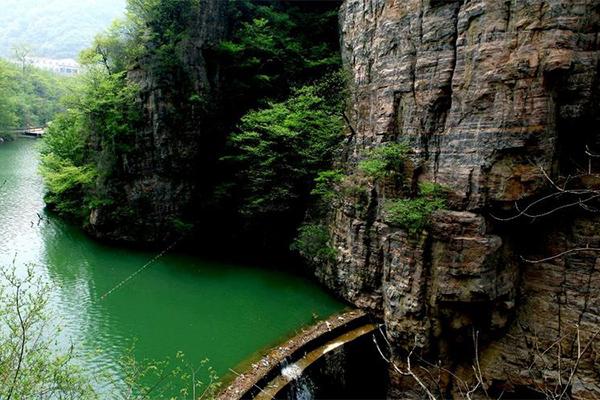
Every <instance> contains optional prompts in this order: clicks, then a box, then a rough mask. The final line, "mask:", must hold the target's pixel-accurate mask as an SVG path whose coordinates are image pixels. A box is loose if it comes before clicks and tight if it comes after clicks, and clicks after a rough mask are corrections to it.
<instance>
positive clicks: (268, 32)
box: [43, 0, 345, 249]
mask: <svg viewBox="0 0 600 400" xmlns="http://www.w3.org/2000/svg"><path fill="white" fill-rule="evenodd" d="M337 7H338V4H337V3H336V2H330V1H320V2H270V1H249V0H241V1H235V2H230V9H229V19H230V23H231V29H230V33H229V36H228V38H227V40H225V41H223V42H222V43H221V44H220V45H219V46H217V47H216V48H214V49H211V50H210V51H207V52H206V53H205V56H206V57H210V60H208V61H209V62H210V63H211V64H214V65H218V68H219V70H220V73H219V76H220V77H221V79H220V83H219V88H220V93H219V94H218V96H217V97H218V101H212V100H214V99H210V100H211V101H209V99H208V98H207V97H206V94H205V93H196V92H193V91H192V90H190V88H193V85H191V84H189V79H190V76H189V75H188V74H189V71H188V69H189V66H187V65H186V64H185V60H186V58H185V57H184V56H185V52H186V51H188V50H189V40H190V37H191V35H192V32H190V29H192V28H191V27H192V26H194V24H195V23H196V22H195V21H197V20H198V15H199V14H198V13H199V12H201V10H202V9H201V5H200V2H199V1H196V0H194V1H186V2H181V1H178V0H161V1H159V0H152V1H150V0H129V1H128V3H127V10H128V12H127V17H126V19H125V20H123V21H118V22H115V23H114V24H113V25H112V26H111V28H110V29H108V30H107V31H106V32H105V33H104V34H102V35H100V36H97V37H96V39H95V41H94V43H93V44H92V46H91V47H90V48H89V49H88V50H86V51H84V52H83V53H82V55H81V62H82V63H83V64H85V65H86V66H88V67H89V68H90V72H89V73H88V76H87V78H85V79H84V84H83V88H82V89H81V94H80V95H79V96H78V97H79V98H78V99H75V100H71V102H70V103H69V112H68V113H66V114H64V115H63V116H61V117H60V118H58V119H57V121H56V123H55V126H54V127H53V129H51V131H50V132H49V134H48V138H47V140H46V142H47V146H46V149H45V151H44V162H43V171H44V176H45V178H46V182H47V183H48V189H49V195H48V197H47V201H48V202H49V203H51V204H53V205H54V206H55V207H56V209H57V210H59V211H61V212H63V213H65V214H69V215H72V216H76V217H77V218H81V219H82V221H83V217H84V216H85V215H89V212H90V211H91V209H92V208H94V207H95V206H97V205H99V204H102V205H110V204H113V205H115V206H114V209H115V211H114V215H113V216H112V217H113V219H114V220H115V221H117V220H119V221H120V220H121V219H123V220H122V222H126V220H127V218H130V219H131V218H138V217H139V218H142V217H143V216H142V215H141V214H140V213H139V212H138V211H139V210H134V209H123V210H119V209H118V206H120V205H121V204H122V203H124V202H122V201H120V200H119V198H118V196H119V194H118V193H119V185H121V186H122V185H124V184H125V183H124V181H125V180H126V179H127V178H126V177H124V176H123V175H124V174H125V172H124V169H125V168H124V167H123V165H125V164H124V163H125V161H124V160H126V159H129V158H130V157H129V155H131V156H132V157H135V156H136V155H135V154H134V153H131V152H135V151H136V150H135V149H133V148H132V141H133V136H134V135H135V132H136V128H138V129H139V126H140V124H143V123H144V121H143V120H142V119H141V118H142V110H140V109H139V108H140V107H139V105H138V104H136V102H135V98H136V94H138V93H139V88H137V87H135V85H132V84H131V82H129V81H128V79H127V78H126V72H127V71H128V70H131V69H132V68H142V69H144V70H146V71H147V72H150V73H151V76H152V79H153V82H154V84H155V85H158V86H159V87H164V88H165V92H168V93H169V94H168V96H169V97H168V99H172V100H173V101H174V105H173V107H171V109H170V111H169V112H170V113H171V114H172V115H171V114H169V115H168V116H166V115H165V116H163V117H162V118H168V122H166V124H167V126H170V127H171V128H172V129H175V128H174V127H176V126H180V125H182V124H183V123H181V124H180V123H178V122H177V121H178V119H185V118H187V117H188V116H187V111H186V110H188V111H190V113H195V112H196V110H201V113H203V115H205V117H206V118H205V119H213V120H214V119H215V118H218V119H219V121H221V122H220V125H221V126H220V127H218V128H217V130H216V131H215V132H214V133H213V134H211V135H206V136H205V139H204V140H205V143H202V146H203V147H205V148H210V149H215V151H214V152H215V153H216V155H215V154H213V155H210V157H214V165H209V167H211V168H213V169H214V171H211V172H210V174H211V175H212V177H211V179H212V181H211V182H212V183H211V185H210V186H208V187H204V188H203V189H202V190H204V195H203V198H204V199H209V200H207V201H206V203H205V204H204V205H203V207H204V209H201V210H199V211H198V212H197V217H196V219H197V221H200V220H201V221H203V222H202V225H203V226H204V228H203V229H205V228H206V224H207V223H208V222H207V221H210V219H211V218H212V216H217V215H218V216H219V217H218V220H219V221H217V220H216V218H215V221H211V223H215V224H220V225H223V221H227V223H228V227H227V230H228V231H229V233H231V232H241V234H242V235H246V237H248V238H252V241H258V242H260V243H261V244H268V245H269V247H279V248H280V249H287V247H288V246H289V243H290V241H291V239H292V237H293V235H294V234H295V232H296V230H297V226H298V225H299V224H300V222H301V221H302V219H303V217H304V214H305V212H306V210H307V208H308V204H309V203H310V201H311V200H310V199H311V195H310V193H311V190H312V189H313V187H314V184H315V183H314V179H315V178H316V177H317V175H318V173H319V172H320V171H324V170H328V169H330V164H331V161H332V159H333V152H334V149H335V148H336V146H337V144H338V142H339V140H340V139H341V133H342V128H343V123H342V121H343V119H342V110H343V107H344V99H345V91H344V88H345V83H344V79H343V77H342V75H343V74H342V73H340V72H339V69H340V68H341V60H340V56H339V48H338V47H339V43H338V37H337V35H338V33H337ZM175 103H176V104H175ZM217 109H218V110H217ZM175 111H177V112H176V113H175ZM215 111H216V113H215ZM213 113H214V114H213ZM183 114H185V115H183ZM146 122H147V121H146ZM182 126H183V125H182ZM205 129H206V128H205ZM63 141H71V142H72V143H71V144H70V145H69V146H67V147H70V148H72V149H74V151H73V152H68V153H64V152H62V153H61V152H60V150H59V147H60V146H63V144H61V143H62V142H63ZM130 153H131V154H130ZM203 162H205V161H203ZM215 171H216V172H217V174H216V175H215V173H214V172H215ZM203 173H204V172H203V171H198V172H197V174H198V176H201V174H203ZM109 181H110V184H105V183H106V182H109ZM103 182H104V183H103ZM200 208H202V207H200ZM138 214H140V215H138ZM207 215H208V216H209V217H207ZM182 221H183V219H182ZM190 222H196V221H189V220H187V219H186V227H191V226H192V225H191V224H190ZM196 225H197V226H198V225H199V224H196ZM186 230H188V229H186Z"/></svg>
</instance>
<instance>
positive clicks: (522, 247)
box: [316, 0, 600, 398]
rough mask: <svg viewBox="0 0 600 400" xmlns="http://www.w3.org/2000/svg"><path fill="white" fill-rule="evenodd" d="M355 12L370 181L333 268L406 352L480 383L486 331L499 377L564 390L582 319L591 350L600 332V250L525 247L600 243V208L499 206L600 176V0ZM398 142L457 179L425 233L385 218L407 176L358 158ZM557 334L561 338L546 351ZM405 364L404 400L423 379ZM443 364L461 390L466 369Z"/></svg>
mask: <svg viewBox="0 0 600 400" xmlns="http://www.w3.org/2000/svg"><path fill="white" fill-rule="evenodd" d="M340 13H341V15H340V21H341V27H340V29H341V35H342V51H343V58H344V61H345V65H346V67H347V68H348V69H349V71H350V83H351V86H352V98H351V101H350V106H349V109H348V117H349V120H350V122H351V124H350V125H351V127H349V128H348V137H347V141H346V143H347V144H346V148H345V152H344V156H343V157H342V158H341V159H340V165H341V166H342V167H344V168H345V169H346V170H347V172H348V174H349V175H350V177H349V178H348V179H349V180H350V181H352V182H362V185H363V186H364V188H363V190H362V191H358V190H354V191H346V192H344V193H345V194H344V195H343V199H342V200H341V202H340V205H339V207H337V209H336V211H335V212H334V213H333V215H332V217H331V220H330V226H331V230H332V233H333V242H334V243H333V244H334V246H335V247H336V249H337V250H338V258H337V262H335V263H333V264H330V265H324V266H322V267H320V268H317V270H316V275H317V276H318V277H319V278H320V279H321V280H322V281H323V282H324V283H325V284H326V285H328V286H329V287H331V288H332V289H333V290H335V291H336V292H337V293H338V294H339V295H340V296H342V297H344V298H346V299H347V300H349V301H351V302H353V303H354V304H357V305H358V306H360V307H363V308H367V309H370V310H373V311H375V312H376V313H379V314H380V315H382V316H383V317H384V319H385V321H386V324H387V327H388V331H387V332H388V336H389V338H390V341H391V343H392V345H393V346H394V347H395V351H396V355H397V360H398V362H400V363H401V362H402V360H405V356H406V354H405V353H403V351H404V352H406V351H408V350H410V349H411V348H412V347H413V346H414V345H415V344H416V346H417V351H418V352H419V353H420V354H421V355H422V356H424V357H427V358H428V359H429V360H430V361H433V362H434V363H435V362H436V361H437V360H438V359H440V360H442V362H443V364H444V365H445V366H446V367H447V368H448V369H449V370H452V371H454V373H455V374H457V375H458V376H460V377H462V378H461V379H464V380H466V381H469V382H473V377H472V371H473V369H472V360H473V357H472V355H473V353H474V350H473V349H474V346H473V330H476V331H479V340H478V342H479V349H478V353H479V358H480V368H481V370H482V374H483V378H484V381H485V382H484V383H485V385H484V386H485V387H486V388H487V389H488V390H490V391H497V392H498V394H499V393H500V392H501V391H502V390H506V391H512V392H515V393H521V394H525V393H530V392H522V391H523V390H525V391H528V390H531V388H534V390H538V391H539V390H548V389H553V388H555V386H554V385H556V383H557V382H558V381H559V379H558V376H559V373H558V371H561V372H562V374H563V376H564V375H565V374H566V375H567V378H568V376H569V373H567V372H568V371H569V368H571V367H572V366H573V360H574V359H575V358H577V357H576V354H577V349H576V346H577V340H576V331H577V328H576V327H577V326H579V331H580V343H581V346H582V347H583V346H585V344H587V343H589V341H590V339H591V338H592V337H593V333H594V332H595V331H597V330H598V329H600V300H599V297H598V293H600V270H599V269H598V265H599V262H600V261H599V258H598V256H599V254H598V253H594V252H573V253H569V254H568V255H567V256H566V257H562V258H555V259H552V260H548V261H546V262H541V263H536V264H532V263H528V262H526V261H524V259H532V260H535V259H541V258H544V257H547V256H550V255H553V254H557V253H560V252H561V251H565V250H568V249H572V248H577V247H586V246H589V247H600V246H599V245H600V229H599V228H598V226H600V225H598V222H599V220H598V218H597V217H595V216H594V214H593V213H590V212H587V211H584V210H581V209H580V208H577V209H575V208H569V209H566V210H564V211H563V212H559V213H554V214H552V215H551V216H549V217H546V218H542V219H536V220H535V223H532V222H531V220H530V219H527V218H521V219H516V220H514V221H512V222H510V223H509V222H500V221H498V220H496V219H495V218H493V217H492V215H512V214H514V213H516V211H515V210H514V209H513V207H514V204H515V202H518V204H520V205H521V206H523V205H527V204H529V203H531V202H532V201H535V200H536V199H538V198H541V197H542V196H544V195H546V194H548V193H552V191H553V190H555V189H554V188H553V187H552V185H551V184H550V182H549V178H552V179H558V177H559V176H566V175H569V174H571V175H575V174H577V173H579V172H580V170H581V169H582V168H583V169H585V170H586V171H587V172H589V170H592V172H595V173H600V164H598V162H597V161H596V160H590V159H588V158H587V156H586V155H585V150H586V146H587V147H588V149H593V152H595V153H600V146H599V145H600V132H599V131H598V126H599V125H598V123H599V122H600V121H599V119H600V101H599V99H600V72H599V70H600V68H599V65H600V64H599V62H600V40H599V39H598V38H599V34H600V3H598V2H597V1H596V0H550V1H543V2H542V1H498V0H473V1H453V0H395V1H394V0H346V1H345V2H344V4H343V6H342V8H341V12H340ZM390 141H406V142H407V143H409V145H410V147H411V152H410V156H409V157H410V163H409V164H410V165H409V171H408V176H409V177H408V180H409V181H411V182H412V183H413V185H416V183H417V182H420V181H435V182H438V183H440V184H442V185H444V186H446V187H447V188H449V189H450V191H451V194H450V197H449V207H448V208H449V209H450V210H445V211H441V212H438V213H437V214H436V215H435V216H434V217H433V221H432V223H431V227H430V228H429V229H428V230H427V231H426V232H424V233H423V234H420V235H418V237H414V235H410V234H409V233H408V232H405V231H404V230H402V229H399V228H394V227H391V226H388V225H387V224H386V223H385V222H384V218H383V209H384V204H385V202H386V201H387V200H388V199H390V198H393V197H394V196H396V195H397V193H396V191H397V189H396V188H394V187H393V185H389V184H382V183H373V182H367V183H364V177H360V172H359V171H358V168H357V163H358V161H360V160H361V159H362V158H364V157H365V154H366V153H367V152H368V150H369V149H371V148H374V147H377V146H380V145H381V144H382V143H385V142H390ZM545 174H547V175H548V177H546V176H545ZM578 184H580V185H583V183H582V182H579V183H578ZM597 184H598V182H597V181H593V180H592V181H591V182H590V181H588V182H587V183H585V185H587V186H585V187H590V186H589V185H592V186H591V187H594V186H593V185H596V186H595V187H596V188H597V187H598V186H597ZM357 205H360V206H357ZM511 210H512V211H511ZM560 338H563V339H562V341H561V340H559V339H560ZM557 340H558V342H559V343H560V344H561V345H560V351H559V349H558V347H559V346H558V345H555V347H554V348H553V350H551V351H548V352H547V353H545V354H543V355H538V356H536V352H537V353H542V352H543V351H544V350H545V349H547V348H549V347H550V346H552V344H553V343H557ZM597 343H600V338H597V339H596V341H595V342H593V343H592V344H591V345H590V346H589V347H588V348H587V350H586V352H585V354H583V356H582V357H581V360H580V362H579V364H578V368H577V371H576V373H575V374H574V376H573V378H572V379H571V380H570V382H569V384H568V386H569V389H568V390H569V391H570V392H569V393H572V395H573V397H576V398H593V397H594V396H600V383H599V382H600V371H599V370H598V367H597V365H598V364H597V363H598V357H600V355H599V354H600V347H599V346H598V345H597ZM558 354H561V356H560V357H558ZM536 357H537V358H536ZM559 360H560V362H559ZM532 363H533V364H534V365H533V366H532ZM594 365H596V366H595V367H594ZM391 375H392V378H393V379H392V380H393V382H394V385H393V389H392V392H391V394H393V395H399V394H400V393H402V395H406V394H407V392H406V390H405V389H406V388H407V387H414V386H415V385H414V381H411V380H410V379H408V380H407V379H406V378H399V377H395V376H394V374H393V373H391ZM442 375H443V379H442V381H441V383H440V387H442V388H443V390H445V391H446V392H447V393H453V394H455V395H457V396H458V393H459V389H458V388H459V387H460V385H459V384H457V379H458V378H455V377H452V376H451V375H450V374H449V373H448V372H447V371H446V372H443V373H442ZM562 379H564V378H562ZM563 383H564V380H563ZM525 397H526V396H525Z"/></svg>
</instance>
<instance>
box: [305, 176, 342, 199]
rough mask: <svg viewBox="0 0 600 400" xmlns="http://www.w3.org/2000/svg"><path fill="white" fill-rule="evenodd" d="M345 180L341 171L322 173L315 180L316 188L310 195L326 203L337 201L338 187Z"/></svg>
mask: <svg viewBox="0 0 600 400" xmlns="http://www.w3.org/2000/svg"><path fill="white" fill-rule="evenodd" d="M343 180H344V174H343V172H342V171H340V170H327V171H321V172H319V173H318V175H317V177H316V178H315V187H314V189H313V190H312V191H311V192H310V194H312V195H314V196H318V197H319V199H320V200H321V201H323V202H325V203H329V202H331V201H333V200H335V199H336V197H337V191H336V186H337V185H339V184H340V183H341V182H342V181H343Z"/></svg>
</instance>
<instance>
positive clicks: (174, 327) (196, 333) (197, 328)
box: [0, 139, 343, 375]
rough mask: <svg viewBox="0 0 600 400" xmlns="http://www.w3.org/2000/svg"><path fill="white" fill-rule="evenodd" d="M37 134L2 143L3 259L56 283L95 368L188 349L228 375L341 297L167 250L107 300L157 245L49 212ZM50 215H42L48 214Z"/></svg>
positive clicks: (67, 327)
mask: <svg viewBox="0 0 600 400" xmlns="http://www.w3.org/2000/svg"><path fill="white" fill-rule="evenodd" d="M37 145H38V142H36V141H35V140H31V139H20V140H17V141H15V142H10V143H5V144H1V145H0V265H3V266H7V265H10V264H11V263H12V262H13V259H15V260H16V262H15V264H16V266H17V267H18V268H20V269H23V268H24V266H25V265H27V264H32V265H33V266H34V268H35V270H36V271H37V272H38V274H39V275H40V276H43V277H44V278H45V279H47V281H48V282H49V283H50V285H51V288H52V289H51V296H50V307H51V309H52V310H53V311H54V314H55V315H56V316H57V318H58V320H59V321H60V323H61V325H62V326H63V327H64V332H63V336H64V337H63V338H62V340H63V342H68V341H72V342H74V343H75V345H76V349H78V354H79V355H80V357H81V360H82V361H81V362H82V363H83V364H84V366H85V368H86V370H87V371H89V372H88V373H90V374H94V375H97V374H96V372H97V371H96V369H100V370H108V371H112V373H114V374H117V375H120V374H122V373H123V371H120V370H119V368H120V367H119V365H118V360H119V359H121V358H122V356H123V355H124V354H127V351H128V349H129V348H130V347H131V344H132V342H131V341H132V339H133V338H136V339H137V343H136V345H135V350H134V352H135V355H136V356H137V357H138V358H152V359H163V358H165V357H173V356H174V355H175V354H176V352H177V351H182V352H184V353H185V355H186V359H187V360H188V361H189V362H191V363H193V364H194V365H196V364H197V363H199V362H200V360H202V359H204V358H208V359H210V365H211V366H213V367H214V368H215V369H216V370H217V371H218V372H219V373H220V374H224V373H226V372H227V371H228V369H229V368H231V367H234V366H235V365H237V364H238V363H240V362H242V361H243V360H245V359H247V358H248V357H249V356H250V355H252V354H254V353H255V352H256V351H258V350H260V349H263V348H265V347H267V346H270V345H273V344H275V343H277V342H278V341H280V340H282V339H283V338H285V337H287V336H289V335H291V334H293V333H294V332H295V331H297V330H298V329H299V328H301V327H302V326H304V325H306V324H309V323H311V322H312V321H313V320H314V318H315V316H319V317H321V318H323V317H326V316H328V315H330V314H332V313H334V312H336V311H339V310H341V309H342V308H343V305H342V304H341V303H339V302H338V301H336V300H335V299H333V298H332V297H331V296H329V295H328V294H326V293H325V292H324V291H323V290H322V289H321V288H320V287H318V286H317V285H315V284H314V283H312V282H310V281H308V280H306V279H304V278H301V277H298V276H295V275H293V274H290V273H285V272H276V271H273V270H269V269H261V268H256V267H248V266H238V265H229V264H219V263H214V262H206V261H203V260H201V259H198V258H195V257H192V256H186V255H181V254H167V255H165V256H164V257H162V258H160V259H159V260H158V261H156V262H155V263H154V264H152V265H151V266H150V267H148V268H147V269H145V270H144V271H143V272H142V273H140V274H139V275H137V276H136V277H135V278H134V279H132V280H131V281H129V282H128V283H127V284H126V285H124V286H123V287H121V288H119V289H118V290H116V291H114V292H113V293H111V294H110V295H109V296H107V297H106V298H105V299H101V297H102V295H103V294H105V293H106V292H108V291H109V290H111V289H112V288H114V287H115V285H117V284H118V283H119V282H121V281H122V280H124V279H125V278H127V277H128V276H129V275H131V274H133V273H134V272H135V271H137V270H138V269H139V268H140V267H142V266H143V265H144V264H146V263H147V261H148V260H150V259H152V258H153V257H154V256H156V254H157V253H159V252H160V251H161V250H162V249H160V248H157V249H156V252H145V251H134V250H128V249H125V248H120V247H114V246H109V245H103V244H100V243H98V242H95V241H93V240H91V239H90V238H89V237H87V236H86V235H85V234H83V233H82V232H81V230H79V229H78V228H76V227H73V226H71V225H69V224H66V223H64V222H62V221H61V220H59V219H57V218H55V217H53V216H52V215H48V214H47V213H45V211H44V203H43V199H42V197H43V192H44V188H43V184H42V181H41V178H40V176H39V175H38V172H37V168H38V159H39V154H38V150H37V147H38V146H37ZM40 217H42V220H40Z"/></svg>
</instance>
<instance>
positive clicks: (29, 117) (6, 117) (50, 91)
mask: <svg viewBox="0 0 600 400" xmlns="http://www.w3.org/2000/svg"><path fill="white" fill-rule="evenodd" d="M74 85H75V81H74V80H73V79H71V78H67V77H62V76H59V75H56V74H53V73H51V72H46V71H42V70H39V69H36V68H33V67H31V66H26V67H25V68H22V67H21V66H18V65H15V64H12V63H9V62H7V61H4V60H1V59H0V131H6V130H8V129H11V128H22V127H28V126H44V125H46V124H47V123H48V122H50V121H51V120H52V119H53V118H54V116H55V115H56V114H57V113H58V112H60V111H62V110H63V109H64V108H63V106H62V104H61V98H63V97H64V96H66V95H68V94H69V93H70V92H71V91H72V89H73V87H74Z"/></svg>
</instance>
